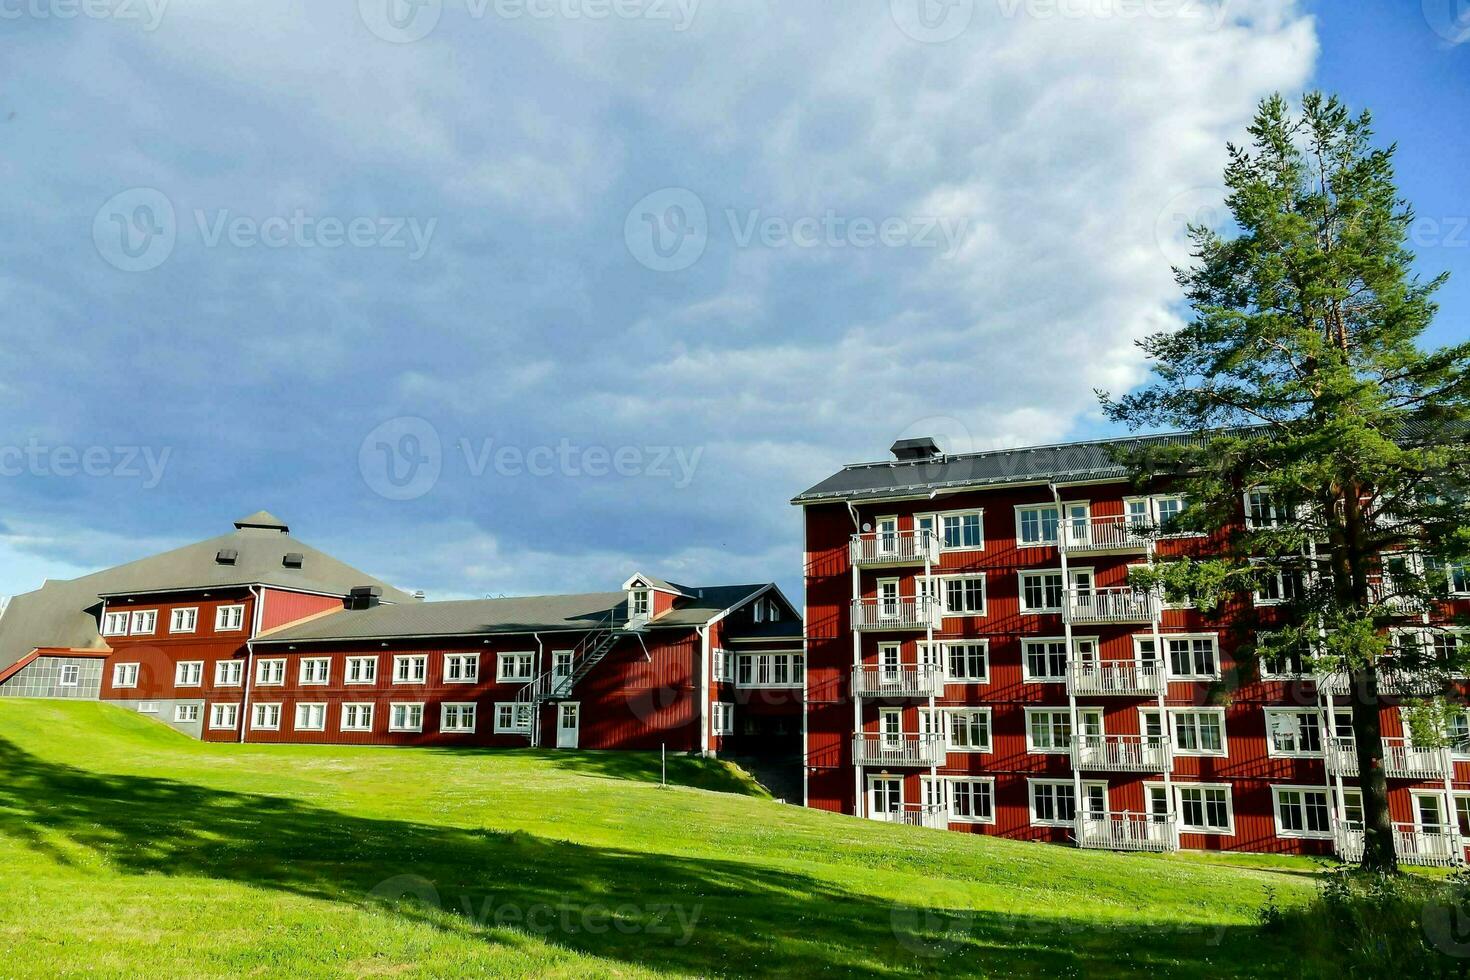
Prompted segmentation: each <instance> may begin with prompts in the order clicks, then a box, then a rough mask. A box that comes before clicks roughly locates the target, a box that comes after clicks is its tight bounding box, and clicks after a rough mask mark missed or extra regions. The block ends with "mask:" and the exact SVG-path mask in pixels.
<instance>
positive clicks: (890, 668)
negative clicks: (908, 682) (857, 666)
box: [878, 643, 899, 684]
mask: <svg viewBox="0 0 1470 980" xmlns="http://www.w3.org/2000/svg"><path fill="white" fill-rule="evenodd" d="M878 660H879V663H880V664H881V665H882V677H883V682H884V683H885V684H896V683H897V682H898V674H899V646H898V644H897V643H884V644H882V645H881V646H879V647H878Z"/></svg>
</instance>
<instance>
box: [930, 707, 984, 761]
mask: <svg viewBox="0 0 1470 980" xmlns="http://www.w3.org/2000/svg"><path fill="white" fill-rule="evenodd" d="M940 713H941V714H942V715H943V716H944V719H945V732H944V734H945V738H946V741H947V746H948V751H950V752H989V751H990V750H991V746H990V709H989V708H942V709H940Z"/></svg>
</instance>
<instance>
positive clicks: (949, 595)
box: [935, 573, 985, 616]
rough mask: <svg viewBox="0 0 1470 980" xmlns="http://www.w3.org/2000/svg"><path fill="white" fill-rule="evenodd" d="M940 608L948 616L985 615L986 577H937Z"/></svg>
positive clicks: (981, 575)
mask: <svg viewBox="0 0 1470 980" xmlns="http://www.w3.org/2000/svg"><path fill="white" fill-rule="evenodd" d="M935 582H937V583H938V587H939V602H940V608H941V609H942V611H943V613H944V615H946V616H984V615H985V575H984V573H981V574H978V575H944V576H936V577H935Z"/></svg>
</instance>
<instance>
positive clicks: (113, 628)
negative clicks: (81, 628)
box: [102, 612, 129, 636]
mask: <svg viewBox="0 0 1470 980" xmlns="http://www.w3.org/2000/svg"><path fill="white" fill-rule="evenodd" d="M128 618H129V614H128V613H125V612H110V613H107V614H106V615H105V616H103V617H102V635H103V636H127V635H128Z"/></svg>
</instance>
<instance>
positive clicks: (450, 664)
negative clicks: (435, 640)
mask: <svg viewBox="0 0 1470 980" xmlns="http://www.w3.org/2000/svg"><path fill="white" fill-rule="evenodd" d="M479 679H480V655H479V654H478V653H446V654H445V655H444V683H446V684H473V683H475V682H476V681H478V680H479Z"/></svg>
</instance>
